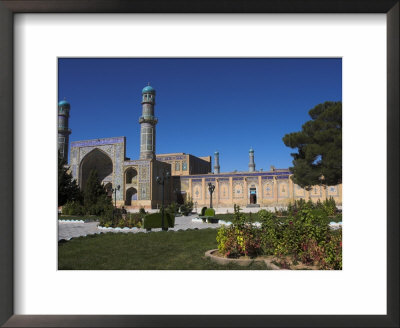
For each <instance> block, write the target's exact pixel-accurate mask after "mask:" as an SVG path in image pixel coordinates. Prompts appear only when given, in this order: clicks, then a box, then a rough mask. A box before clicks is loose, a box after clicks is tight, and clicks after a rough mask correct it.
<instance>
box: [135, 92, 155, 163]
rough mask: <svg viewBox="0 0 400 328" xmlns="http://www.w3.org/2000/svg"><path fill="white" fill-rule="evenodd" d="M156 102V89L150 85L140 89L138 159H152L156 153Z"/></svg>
mask: <svg viewBox="0 0 400 328" xmlns="http://www.w3.org/2000/svg"><path fill="white" fill-rule="evenodd" d="M155 103H156V90H154V89H153V88H152V87H151V86H150V85H148V86H146V87H144V88H143V90H142V116H140V118H139V123H140V159H153V158H155V153H156V124H157V121H158V120H157V118H156V117H155V116H154V105H155Z"/></svg>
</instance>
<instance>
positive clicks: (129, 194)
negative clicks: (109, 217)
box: [125, 187, 137, 206]
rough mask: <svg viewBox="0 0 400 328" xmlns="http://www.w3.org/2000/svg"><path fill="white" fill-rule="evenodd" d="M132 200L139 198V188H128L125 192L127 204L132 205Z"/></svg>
mask: <svg viewBox="0 0 400 328" xmlns="http://www.w3.org/2000/svg"><path fill="white" fill-rule="evenodd" d="M132 200H137V190H136V188H133V187H131V188H128V189H127V190H126V193H125V205H127V206H130V205H132Z"/></svg>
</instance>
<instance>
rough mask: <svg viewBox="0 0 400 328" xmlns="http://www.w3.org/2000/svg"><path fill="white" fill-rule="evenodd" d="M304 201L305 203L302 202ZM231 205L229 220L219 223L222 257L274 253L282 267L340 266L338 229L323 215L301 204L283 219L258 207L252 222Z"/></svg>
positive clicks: (218, 238)
mask: <svg viewBox="0 0 400 328" xmlns="http://www.w3.org/2000/svg"><path fill="white" fill-rule="evenodd" d="M305 204H306V203H305ZM239 210H240V209H239V208H238V207H236V206H235V214H234V217H233V220H232V221H233V222H232V223H233V224H232V225H230V226H222V227H221V228H220V229H219V231H218V235H217V242H218V250H219V252H220V253H221V254H222V255H223V256H225V257H226V258H243V257H244V256H246V257H249V258H257V257H260V256H275V257H276V258H277V259H278V260H277V264H278V265H279V264H280V265H281V266H282V267H283V268H285V267H290V266H292V267H293V266H296V265H297V264H298V263H303V264H304V265H308V266H310V268H312V269H313V268H315V267H318V268H320V269H335V270H340V269H341V268H342V229H341V225H339V224H337V225H335V228H336V229H335V230H334V229H331V228H330V225H329V223H328V221H327V220H326V216H324V215H319V214H318V213H316V212H315V211H314V209H313V208H308V207H307V206H304V207H303V208H301V209H299V210H298V211H297V212H296V213H295V214H294V215H290V216H288V218H287V219H285V220H282V219H278V218H277V217H276V215H275V214H273V213H271V212H267V211H262V210H261V211H260V212H259V214H258V215H259V218H260V222H259V224H254V223H253V224H252V223H251V222H248V221H247V220H246V217H245V216H243V215H242V213H240V211H239Z"/></svg>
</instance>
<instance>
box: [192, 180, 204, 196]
mask: <svg viewBox="0 0 400 328" xmlns="http://www.w3.org/2000/svg"><path fill="white" fill-rule="evenodd" d="M202 191H203V190H202V183H201V180H200V181H194V182H193V181H192V195H193V200H196V201H199V200H201V199H203V193H202Z"/></svg>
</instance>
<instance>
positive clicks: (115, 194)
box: [111, 185, 121, 222]
mask: <svg viewBox="0 0 400 328" xmlns="http://www.w3.org/2000/svg"><path fill="white" fill-rule="evenodd" d="M120 188H121V186H120V185H118V186H117V188H112V189H111V192H113V193H114V207H115V208H117V190H119V189H120ZM114 210H115V209H113V214H112V219H113V222H114Z"/></svg>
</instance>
